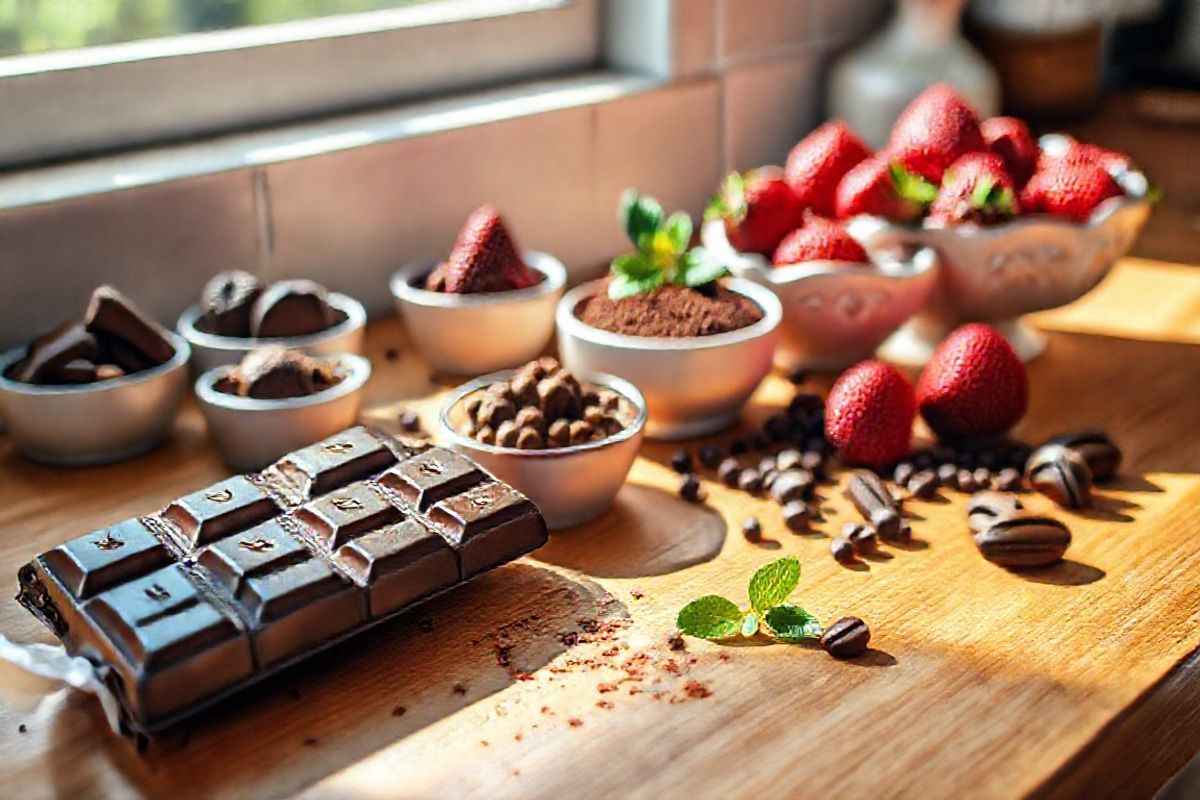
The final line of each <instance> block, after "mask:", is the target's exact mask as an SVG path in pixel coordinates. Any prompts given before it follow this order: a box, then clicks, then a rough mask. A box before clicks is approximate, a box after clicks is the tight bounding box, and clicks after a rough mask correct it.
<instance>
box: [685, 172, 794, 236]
mask: <svg viewBox="0 0 1200 800" xmlns="http://www.w3.org/2000/svg"><path fill="white" fill-rule="evenodd" d="M704 218H705V219H721V220H724V221H725V233H726V235H727V236H728V237H729V243H730V244H731V245H733V247H734V248H735V249H736V250H740V251H742V252H743V253H761V254H762V255H764V256H767V257H768V258H769V257H770V256H771V254H772V253H774V252H775V248H776V247H778V246H779V242H780V241H782V240H783V237H784V236H787V234H788V231H790V230H792V229H793V228H795V227H796V226H797V225H799V224H800V222H801V221H802V220H803V219H804V206H803V205H802V204H801V202H800V200H799V198H797V197H796V193H795V192H793V191H792V187H790V186H788V185H787V181H785V180H784V179H783V174H782V172H781V171H780V170H778V169H757V170H751V171H750V172H747V173H746V174H745V175H742V174H739V173H737V172H734V173H731V174H730V175H729V177H727V178H726V179H725V183H724V185H723V186H722V187H721V192H720V193H719V194H718V195H717V196H716V197H714V198H713V199H712V202H711V203H709V206H708V209H707V210H706V211H705V212H704Z"/></svg>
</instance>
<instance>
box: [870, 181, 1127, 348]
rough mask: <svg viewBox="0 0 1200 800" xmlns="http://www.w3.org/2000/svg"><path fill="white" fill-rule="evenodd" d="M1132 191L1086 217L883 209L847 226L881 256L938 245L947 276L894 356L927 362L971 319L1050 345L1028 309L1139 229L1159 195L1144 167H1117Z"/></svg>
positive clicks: (1099, 268) (1088, 271)
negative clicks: (972, 219) (970, 220)
mask: <svg viewBox="0 0 1200 800" xmlns="http://www.w3.org/2000/svg"><path fill="white" fill-rule="evenodd" d="M1114 177H1116V178H1117V180H1118V182H1119V183H1121V185H1122V187H1123V188H1124V189H1125V191H1126V194H1127V196H1126V197H1114V198H1110V199H1108V200H1106V201H1104V202H1103V203H1101V204H1100V205H1099V206H1097V207H1096V208H1095V210H1094V211H1093V212H1092V216H1091V218H1090V219H1089V220H1088V221H1087V222H1086V223H1084V224H1079V223H1074V222H1071V221H1069V220H1065V219H1062V218H1056V217H1051V216H1029V217H1023V218H1020V219H1016V220H1014V221H1012V222H1008V223H1004V224H1002V225H995V226H992V227H980V226H977V225H958V226H955V227H952V228H938V227H932V226H929V225H928V223H927V224H926V225H925V226H923V227H915V226H905V225H896V224H894V223H892V222H889V221H887V220H884V219H880V218H877V217H858V218H856V219H853V220H851V221H850V222H849V223H848V225H847V230H848V231H849V232H850V234H851V235H852V236H854V237H855V238H856V239H858V240H859V241H860V242H861V243H862V244H863V246H864V247H865V248H866V249H867V250H868V251H869V252H870V253H871V255H872V257H876V258H889V257H890V258H896V257H901V258H903V257H904V256H903V255H900V256H897V255H896V254H904V253H909V252H912V250H913V249H914V248H919V247H932V248H933V249H935V250H936V251H937V252H938V255H939V260H940V262H941V264H940V267H939V269H938V275H939V277H938V281H937V286H936V287H935V289H934V291H933V292H932V293H931V294H930V295H929V299H928V301H927V302H926V304H925V307H924V308H922V309H921V310H920V311H919V312H918V313H917V314H915V315H914V316H913V319H912V320H911V321H910V322H909V323H908V324H907V325H905V327H904V328H903V329H901V331H900V332H899V333H897V335H896V336H894V337H892V339H891V340H889V341H888V342H887V344H886V345H884V347H883V349H882V350H881V354H882V355H883V356H884V357H885V358H887V359H888V360H890V361H895V362H897V363H901V364H908V365H913V366H917V365H921V364H924V363H925V362H926V361H928V360H929V357H930V356H931V355H932V354H933V350H934V348H936V347H937V344H938V343H939V342H940V341H941V340H942V339H943V338H945V336H946V334H947V333H949V332H950V331H951V330H953V329H954V328H955V327H957V326H958V325H960V324H962V323H964V322H987V323H989V324H991V325H994V326H995V327H996V328H997V329H998V330H1000V331H1001V332H1002V333H1003V334H1004V335H1005V336H1006V337H1008V340H1009V341H1010V342H1011V343H1012V345H1013V347H1014V349H1015V350H1016V351H1017V354H1018V355H1020V357H1021V359H1022V360H1024V361H1029V360H1031V359H1033V358H1036V357H1037V356H1038V355H1039V354H1040V353H1041V352H1042V350H1044V349H1045V346H1046V344H1045V340H1044V338H1043V337H1042V336H1041V335H1040V334H1038V333H1037V332H1035V331H1034V330H1033V329H1032V328H1030V327H1028V326H1027V325H1025V324H1024V323H1022V322H1021V319H1020V318H1021V315H1022V314H1028V313H1030V312H1033V311H1041V310H1043V309H1047V308H1056V307H1058V306H1061V305H1066V304H1067V303H1070V302H1072V301H1074V300H1077V299H1078V298H1080V297H1082V296H1083V295H1084V294H1086V293H1087V292H1089V291H1090V290H1091V289H1092V288H1093V287H1094V286H1096V284H1098V283H1099V282H1100V281H1101V280H1102V279H1103V278H1104V276H1105V275H1107V274H1108V271H1109V269H1111V268H1112V265H1113V264H1114V263H1115V262H1116V260H1117V259H1118V258H1120V257H1121V256H1123V255H1125V253H1126V252H1128V250H1129V248H1130V247H1131V246H1132V245H1133V243H1134V241H1135V240H1136V239H1137V236H1138V233H1140V232H1141V229H1142V226H1143V225H1144V224H1145V222H1146V219H1147V217H1148V216H1149V215H1150V202H1149V201H1148V200H1147V199H1146V195H1147V189H1148V184H1147V182H1146V178H1145V176H1144V175H1142V174H1141V173H1139V172H1128V173H1125V174H1123V175H1118V176H1114Z"/></svg>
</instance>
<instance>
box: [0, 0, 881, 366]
mask: <svg viewBox="0 0 1200 800" xmlns="http://www.w3.org/2000/svg"><path fill="white" fill-rule="evenodd" d="M643 1H644V0H643ZM659 2H672V3H673V4H674V5H673V7H672V12H673V14H674V15H675V16H674V20H673V23H672V25H671V28H672V31H673V33H672V48H673V51H672V58H671V63H672V67H671V71H672V73H673V77H672V78H671V79H670V80H669V81H668V82H667V83H665V84H664V85H662V86H658V87H656V88H653V89H651V90H649V91H640V92H634V93H632V94H629V95H627V96H623V97H618V98H617V99H613V100H605V101H602V102H597V103H590V104H585V105H580V106H576V107H571V108H564V109H559V110H554V111H548V112H545V113H539V114H535V115H529V116H522V117H518V118H514V119H506V120H499V121H496V122H491V123H487V124H480V125H473V126H469V127H463V128H458V129H455V130H446V131H441V132H437V133H430V134H427V135H419V136H409V137H406V138H398V139H394V140H391V141H385V142H382V143H375V144H369V145H364V146H361V147H355V148H350V149H341V150H337V151H335V152H328V153H321V154H317V155H309V156H306V157H301V158H296V159H293V160H289V161H283V162H279V163H273V164H269V165H266V166H254V167H245V168H241V169H233V170H230V171H226V172H221V173H218V174H213V175H208V176H202V177H194V178H187V179H184V180H177V181H172V182H168V183H161V184H158V185H152V186H145V187H139V188H132V189H125V190H118V191H110V192H107V193H104V194H97V195H92V196H87V197H81V198H77V199H71V200H66V201H61V202H55V203H50V204H42V205H24V206H20V205H18V206H14V207H9V208H5V209H0V296H2V297H3V300H2V302H0V346H8V345H11V344H14V343H17V342H20V341H23V340H26V339H28V338H29V337H30V336H32V335H33V334H36V333H38V332H40V331H41V330H44V329H46V328H48V327H50V326H52V325H53V324H55V323H57V322H58V321H59V320H60V319H62V318H65V317H67V316H70V315H72V314H77V313H79V312H80V310H81V308H82V305H83V303H84V302H85V299H86V296H87V292H88V291H89V290H90V289H91V288H92V287H93V286H95V285H96V284H98V283H101V282H110V283H113V284H115V285H116V286H118V287H119V288H120V289H122V290H123V291H126V292H127V293H129V294H130V295H131V296H132V297H133V298H135V299H136V300H137V301H138V302H140V303H142V304H143V305H144V306H145V307H146V308H147V309H148V310H149V311H151V312H152V313H153V314H155V315H156V316H157V317H158V318H159V319H161V320H162V321H164V322H168V323H173V322H174V319H175V317H176V316H177V315H178V314H179V312H180V311H181V310H182V309H183V308H184V307H186V306H187V305H188V304H190V303H192V302H194V301H195V299H196V297H197V296H198V295H199V292H200V288H201V286H202V285H203V284H204V282H205V280H206V279H207V278H208V277H209V276H211V275H212V274H213V273H214V272H217V271H218V270H221V269H227V268H231V267H238V268H243V269H250V270H254V271H257V272H259V273H261V274H262V275H264V277H267V278H279V277H310V278H314V279H316V280H320V281H322V282H325V283H327V284H328V285H329V286H330V287H331V288H335V289H338V290H340V291H345V292H348V293H350V294H353V295H355V296H357V297H359V298H360V299H362V300H363V301H364V303H365V304H366V305H367V306H368V308H369V309H370V310H371V311H372V312H373V313H384V312H387V311H388V310H389V309H390V308H391V301H390V297H389V295H388V291H387V277H388V275H389V274H390V273H391V271H392V270H393V269H394V268H395V267H396V266H398V265H399V264H401V263H404V262H406V261H408V260H411V259H416V258H426V257H432V256H435V255H437V254H439V253H444V252H445V251H446V250H447V249H448V247H449V245H450V244H451V242H452V240H453V237H454V234H455V232H456V231H457V229H458V227H459V225H460V224H461V222H462V220H463V218H464V217H465V216H466V214H467V213H468V212H469V211H470V209H471V208H473V207H474V206H476V205H478V204H480V203H482V202H492V203H495V204H496V205H498V206H500V207H501V208H502V209H504V211H505V212H506V213H507V215H508V216H509V217H510V219H511V222H512V225H513V228H514V229H515V231H516V235H517V236H518V238H519V240H520V241H521V242H522V244H523V245H524V246H525V247H529V248H531V249H540V250H548V251H550V252H553V253H555V254H557V255H559V256H560V257H561V258H562V260H563V261H564V262H565V263H566V264H567V266H568V268H569V269H570V271H571V275H572V279H573V280H581V279H583V278H586V277H590V276H593V275H595V274H598V272H599V271H601V270H602V269H603V268H604V265H605V264H606V263H607V261H608V260H609V259H610V258H611V257H612V256H613V255H615V254H616V253H617V252H619V251H620V249H621V248H622V247H623V246H624V244H623V238H622V234H621V231H620V229H619V227H618V226H617V224H616V219H615V205H616V201H617V197H618V195H619V193H620V191H621V190H622V189H623V188H625V187H626V186H630V185H637V186H638V187H640V188H641V189H642V190H644V191H646V192H648V193H651V194H653V195H655V196H657V197H659V198H660V199H661V200H662V201H663V203H664V205H666V206H667V207H669V208H683V209H686V210H688V211H689V212H691V213H692V214H694V215H698V214H699V213H700V212H701V211H702V210H703V207H704V205H705V202H706V200H707V197H708V195H709V194H710V193H711V191H712V190H713V188H714V187H715V186H716V185H717V183H718V181H719V179H720V177H721V175H722V173H723V172H724V171H725V170H727V169H731V168H746V167H751V166H755V165H758V164H761V163H768V162H778V161H779V160H781V159H782V158H783V156H784V155H785V154H786V152H787V149H788V147H789V146H790V145H791V143H792V142H794V141H795V140H796V139H797V138H798V137H799V136H800V135H802V134H803V133H804V132H805V131H807V130H808V129H810V128H811V127H812V126H813V124H814V123H815V122H816V121H817V119H818V116H819V103H820V98H821V84H822V79H823V70H824V68H825V66H826V65H827V64H828V61H829V58H830V56H831V54H832V53H833V52H834V51H835V50H836V49H837V48H839V47H841V46H843V45H845V44H846V43H847V42H848V41H851V40H853V39H855V38H857V37H859V36H861V35H862V34H863V33H864V32H865V31H866V30H867V29H870V28H871V27H873V26H874V24H875V23H876V22H877V21H878V20H879V18H880V15H881V13H883V11H884V8H885V6H886V3H885V2H884V0H659ZM110 160H111V161H112V162H113V165H114V166H113V168H114V169H119V165H120V157H116V158H113V159H110ZM3 180H5V179H3V178H0V181H3Z"/></svg>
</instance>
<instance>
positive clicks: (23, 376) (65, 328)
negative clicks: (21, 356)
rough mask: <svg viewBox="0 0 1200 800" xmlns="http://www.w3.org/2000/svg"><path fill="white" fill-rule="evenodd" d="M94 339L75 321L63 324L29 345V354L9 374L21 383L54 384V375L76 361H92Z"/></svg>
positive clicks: (94, 352)
mask: <svg viewBox="0 0 1200 800" xmlns="http://www.w3.org/2000/svg"><path fill="white" fill-rule="evenodd" d="M96 352H97V344H96V337H94V336H93V335H92V334H91V333H89V332H88V331H87V330H86V329H85V328H84V326H83V325H82V324H80V323H78V322H64V323H63V324H62V325H59V326H58V327H57V328H55V329H54V330H52V331H49V332H48V333H44V334H42V335H41V336H39V337H37V338H36V339H34V340H33V342H32V343H30V345H29V355H28V356H27V357H26V358H25V360H24V361H23V362H21V364H19V365H18V367H19V369H14V370H13V371H11V373H10V377H11V378H12V379H13V380H16V381H20V382H22V383H49V382H52V381H54V382H57V381H55V378H56V376H57V374H58V372H59V371H60V370H61V369H62V368H63V367H65V366H66V365H67V364H69V363H70V362H72V361H75V360H76V359H92V358H95V356H96Z"/></svg>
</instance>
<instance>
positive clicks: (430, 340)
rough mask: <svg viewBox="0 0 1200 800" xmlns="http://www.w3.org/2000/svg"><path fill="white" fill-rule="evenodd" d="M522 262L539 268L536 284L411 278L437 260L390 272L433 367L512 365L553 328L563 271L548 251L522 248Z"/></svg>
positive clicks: (534, 350)
mask: <svg viewBox="0 0 1200 800" xmlns="http://www.w3.org/2000/svg"><path fill="white" fill-rule="evenodd" d="M524 255H525V263H526V264H528V265H529V266H530V267H532V268H533V269H535V270H537V271H538V272H540V273H542V275H544V276H545V279H544V280H543V281H542V282H541V283H539V284H538V285H537V286H530V287H529V288H528V289H516V290H514V291H509V292H480V293H477V294H448V293H445V292H429V291H426V290H425V289H421V288H419V287H418V286H417V285H416V283H417V282H418V281H419V280H420V279H423V278H424V276H425V275H427V274H428V273H429V271H430V270H431V269H433V267H434V265H435V264H436V263H437V262H435V261H431V260H425V261H418V262H414V263H412V264H408V265H406V266H404V267H402V268H400V269H399V270H397V271H396V273H395V274H394V275H393V276H392V296H393V297H395V298H396V308H397V309H399V311H400V316H401V317H402V318H403V319H404V327H405V329H406V330H407V331H408V335H409V336H411V337H412V339H413V342H415V343H416V345H417V349H418V350H420V351H421V354H422V355H423V356H424V357H425V359H426V360H427V361H428V362H429V364H430V366H432V367H433V368H434V369H435V370H437V371H438V372H444V373H448V374H451V375H479V374H482V373H484V372H492V371H495V370H498V369H504V368H505V367H518V366H520V365H521V364H523V363H525V362H526V361H530V360H532V359H534V358H537V357H538V356H539V355H541V353H542V351H543V350H544V349H545V347H546V345H547V343H549V341H550V337H551V336H552V335H553V334H554V306H555V304H556V303H558V299H559V298H560V297H562V293H563V286H564V285H565V284H566V282H567V271H566V269H565V268H564V267H563V265H562V262H560V261H559V260H558V259H557V258H555V257H554V256H552V255H549V254H548V253H539V252H535V251H526V252H525V254H524Z"/></svg>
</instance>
